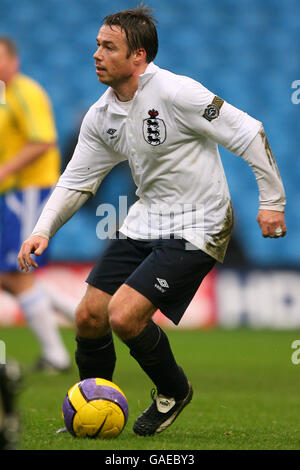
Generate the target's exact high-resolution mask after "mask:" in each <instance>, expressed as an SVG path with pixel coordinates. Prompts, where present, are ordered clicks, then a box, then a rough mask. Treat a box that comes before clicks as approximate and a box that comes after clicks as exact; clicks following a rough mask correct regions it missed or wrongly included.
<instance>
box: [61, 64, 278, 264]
mask: <svg viewBox="0 0 300 470" xmlns="http://www.w3.org/2000/svg"><path fill="white" fill-rule="evenodd" d="M260 128H261V122H259V121H257V120H256V119H254V118H252V117H250V116H249V115H248V114H246V113H244V112H243V111H241V110H239V109H237V108H235V107H234V106H232V105H230V104H229V103H227V102H225V101H223V100H222V99H221V98H219V97H217V96H215V95H214V94H213V93H212V92H210V91H209V90H207V89H206V88H205V87H204V86H203V85H201V84H200V83H199V82H196V81H195V80H193V79H191V78H188V77H185V76H180V75H176V74H174V73H171V72H169V71H167V70H163V69H161V68H159V67H157V66H156V65H154V64H153V63H150V64H149V65H148V67H147V69H146V71H145V73H144V74H142V75H140V77H139V86H138V90H137V91H136V93H135V95H134V98H133V100H132V101H131V102H128V103H126V104H124V103H123V104H122V103H118V100H117V99H116V96H115V93H114V91H113V90H112V89H111V88H108V89H107V90H106V92H105V93H104V94H103V95H102V97H101V98H100V99H99V100H98V101H97V102H96V103H95V104H94V105H93V106H92V107H91V108H90V109H89V111H88V112H87V114H86V116H85V118H84V120H83V123H82V126H81V130H80V135H79V139H78V144H77V147H76V149H75V152H74V155H73V157H72V159H71V161H70V162H69V164H68V166H67V168H66V170H65V172H64V173H63V174H62V176H61V177H60V179H59V181H58V184H57V186H62V187H65V188H69V189H76V190H79V191H80V190H81V191H89V192H91V193H93V194H95V193H96V191H97V189H98V187H99V185H100V183H101V181H102V180H103V178H104V176H105V175H106V174H107V173H108V172H109V171H110V170H111V169H112V168H113V167H114V166H115V165H116V164H117V163H119V162H120V161H122V160H126V159H127V160H128V162H129V165H130V168H131V171H132V176H133V179H134V181H135V184H136V186H137V191H136V194H137V196H138V197H139V200H138V201H137V202H136V203H135V204H134V205H133V206H132V207H131V208H130V210H129V213H128V215H127V217H126V219H125V221H124V223H123V225H122V227H121V229H120V231H121V232H122V233H123V234H124V235H126V236H128V237H130V238H133V239H137V240H145V239H156V238H158V237H168V236H169V235H170V234H174V236H179V237H183V238H184V239H186V240H187V241H188V242H190V244H191V245H193V246H196V247H197V248H200V249H202V250H203V251H205V252H206V253H208V254H209V255H211V256H212V257H213V258H215V259H217V260H218V261H221V262H222V261H223V259H224V256H225V252H226V248H227V245H228V241H229V237H230V234H231V231H232V227H233V210H232V204H231V198H230V194H229V190H228V185H227V181H226V177H225V174H224V170H223V166H222V162H221V159H220V155H219V151H218V145H221V146H223V147H225V148H226V149H228V150H229V151H231V152H233V153H234V154H236V155H238V156H242V154H243V152H244V151H245V150H246V148H247V147H248V146H249V144H250V143H251V141H252V140H253V139H254V137H255V136H256V135H257V133H258V132H259V130H260ZM266 164H267V163H266ZM278 177H279V176H278ZM274 202H276V201H274ZM265 208H266V207H265Z"/></svg>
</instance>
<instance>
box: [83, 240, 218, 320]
mask: <svg viewBox="0 0 300 470" xmlns="http://www.w3.org/2000/svg"><path fill="white" fill-rule="evenodd" d="M121 237H122V235H121ZM121 237H119V238H117V239H114V240H111V242H110V244H109V246H108V247H107V249H106V250H105V252H104V253H103V254H102V255H101V257H100V258H99V260H98V261H97V262H96V264H95V266H94V268H93V269H92V271H91V273H90V274H89V276H88V278H87V283H88V284H90V285H91V286H94V287H96V288H98V289H101V290H103V291H104V292H107V293H108V294H110V295H113V294H114V293H115V292H116V291H117V289H118V288H119V287H120V286H121V285H122V284H127V285H129V286H130V287H132V288H133V289H135V290H137V291H138V292H140V293H141V294H142V295H144V296H145V297H146V298H147V299H149V300H150V302H151V303H152V304H153V305H154V306H155V307H157V308H158V309H159V310H160V311H161V312H162V313H163V314H164V315H165V316H166V317H168V318H169V319H170V320H171V321H172V322H173V323H175V325H177V324H178V323H179V322H180V319H181V317H182V316H183V314H184V312H185V311H186V309H187V307H188V305H189V304H190V302H191V300H192V298H193V297H194V295H195V293H196V291H197V290H198V287H199V286H200V284H201V282H202V280H203V279H204V277H205V276H206V275H207V274H208V272H209V271H210V270H211V269H212V268H213V267H214V265H215V263H216V261H215V260H214V259H213V258H212V257H211V256H209V255H208V254H206V253H204V252H203V251H202V250H198V249H192V250H191V249H186V241H185V240H182V239H176V238H171V239H159V240H149V241H138V240H133V239H131V238H121Z"/></svg>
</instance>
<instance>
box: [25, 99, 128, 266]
mask: <svg viewBox="0 0 300 470" xmlns="http://www.w3.org/2000/svg"><path fill="white" fill-rule="evenodd" d="M97 119H99V117H98V115H97V113H95V109H94V108H93V107H92V108H90V110H89V111H88V113H87V114H86V116H85V118H84V120H83V122H82V126H81V129H80V134H79V139H78V144H77V146H76V149H75V151H74V155H73V157H72V159H71V160H70V162H69V164H68V166H67V168H66V170H65V171H64V173H63V174H62V175H61V177H60V178H59V180H58V183H57V185H56V187H55V189H54V191H53V192H52V194H51V196H50V198H49V199H48V201H47V203H46V205H45V207H44V209H43V211H42V213H41V216H40V218H39V220H38V222H37V224H36V226H35V228H34V229H33V232H32V234H31V236H30V237H29V238H28V239H27V240H25V241H24V242H23V244H22V246H21V249H20V252H19V255H18V262H19V266H20V269H22V270H25V271H28V269H29V268H30V267H31V266H33V267H35V268H36V267H37V266H38V265H37V263H36V261H34V260H33V259H32V258H31V254H35V255H41V254H42V253H43V251H44V250H45V249H46V248H47V246H48V242H49V240H50V239H51V238H52V237H53V236H54V235H55V233H56V232H57V230H59V228H60V227H62V226H63V225H64V224H65V223H66V222H67V221H68V220H69V219H70V218H71V217H72V216H73V215H74V214H75V212H77V211H78V210H79V209H80V208H81V207H82V206H83V204H84V203H85V202H86V201H87V199H88V198H89V197H90V196H91V195H95V193H96V191H97V189H98V187H99V185H100V183H101V181H102V180H103V178H104V177H105V175H106V174H107V173H108V172H109V171H110V170H111V169H112V168H113V167H114V166H115V165H116V164H117V163H119V162H120V161H121V160H124V157H122V156H120V155H118V154H116V153H114V152H113V151H112V150H111V149H110V148H108V146H107V145H106V144H105V143H104V142H103V141H102V139H101V136H100V135H99V133H98V130H97V129H98V127H97V124H98V122H97Z"/></svg>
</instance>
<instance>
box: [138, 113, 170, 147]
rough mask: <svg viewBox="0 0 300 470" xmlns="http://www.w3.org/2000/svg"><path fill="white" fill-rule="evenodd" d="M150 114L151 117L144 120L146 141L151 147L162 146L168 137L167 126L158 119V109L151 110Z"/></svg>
mask: <svg viewBox="0 0 300 470" xmlns="http://www.w3.org/2000/svg"><path fill="white" fill-rule="evenodd" d="M148 114H149V117H148V118H147V119H144V120H143V135H144V139H145V141H146V142H147V143H148V144H150V145H154V146H156V145H160V144H162V143H163V142H164V141H165V140H166V137H167V131H166V125H165V123H164V121H163V120H162V119H160V118H158V115H159V112H158V111H157V110H156V109H150V110H149V111H148Z"/></svg>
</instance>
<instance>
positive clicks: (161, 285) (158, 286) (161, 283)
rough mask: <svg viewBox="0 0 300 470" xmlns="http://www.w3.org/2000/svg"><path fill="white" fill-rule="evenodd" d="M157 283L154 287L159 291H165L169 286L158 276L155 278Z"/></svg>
mask: <svg viewBox="0 0 300 470" xmlns="http://www.w3.org/2000/svg"><path fill="white" fill-rule="evenodd" d="M156 279H157V281H158V282H159V284H154V287H156V289H158V290H160V291H161V292H166V289H168V288H169V284H168V283H167V281H166V280H165V279H160V278H159V277H157V278H156Z"/></svg>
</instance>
